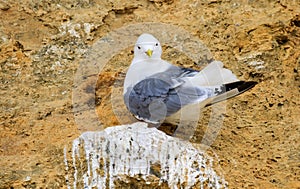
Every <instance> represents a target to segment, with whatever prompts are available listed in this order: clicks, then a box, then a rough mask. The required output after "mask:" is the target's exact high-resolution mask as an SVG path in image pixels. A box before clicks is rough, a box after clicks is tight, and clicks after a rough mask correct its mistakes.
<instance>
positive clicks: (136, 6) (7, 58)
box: [0, 0, 300, 188]
mask: <svg viewBox="0 0 300 189" xmlns="http://www.w3.org/2000/svg"><path fill="white" fill-rule="evenodd" d="M299 12H300V2H299V1H298V0H292V1H290V0H277V1H261V0H230V1H229V0H199V1H194V0H180V1H179V0H141V1H126V0H119V1H111V0H110V1H103V0H90V1H87V0H76V1H70V0H61V1H50V0H43V1H41V0H23V1H12V0H5V1H1V2H0V17H1V19H0V95H1V98H0V104H1V111H0V167H1V170H0V188H67V185H68V184H69V185H72V184H73V183H74V178H73V176H72V175H70V173H75V172H74V169H75V168H78V166H77V165H76V166H73V165H72V164H70V163H71V162H72V161H73V160H72V152H73V151H72V144H73V141H74V140H75V139H77V138H78V137H79V136H81V134H82V130H81V128H79V126H78V122H77V120H76V119H77V116H79V115H85V111H90V112H93V113H95V112H96V114H95V115H94V117H92V119H87V121H88V122H87V123H86V122H84V124H85V125H86V126H90V125H89V122H91V121H96V122H99V121H100V122H101V124H97V125H95V127H94V126H93V129H91V130H95V131H97V132H98V131H101V130H103V129H104V128H107V127H113V126H114V125H123V124H131V123H133V122H135V120H134V119H132V117H130V114H128V112H127V111H126V109H123V108H122V103H123V102H122V97H120V96H118V95H117V94H120V93H122V88H121V87H122V81H123V80H122V79H123V78H124V76H125V73H126V69H127V67H128V65H129V63H130V61H131V59H132V56H133V53H132V46H133V44H132V46H128V47H126V48H123V49H121V50H120V51H119V52H117V53H115V54H114V56H113V57H110V58H109V59H108V62H107V64H106V65H105V66H104V67H103V68H102V69H101V70H99V71H98V70H96V71H95V72H96V74H94V75H92V76H89V77H86V75H82V78H81V79H83V80H88V79H90V78H93V79H95V80H96V85H95V86H91V85H86V86H85V87H83V88H81V89H82V93H80V94H91V93H95V94H93V95H94V98H82V99H83V100H85V101H84V102H85V105H86V106H82V107H83V109H80V111H77V112H76V110H77V109H76V107H77V106H76V105H77V104H75V103H74V101H73V96H72V95H73V91H74V88H75V87H76V86H77V85H78V83H76V81H77V80H76V79H75V75H76V73H77V72H78V70H80V68H81V67H80V65H82V64H80V63H82V62H83V61H85V60H86V59H87V58H88V57H89V54H88V53H87V52H89V51H90V50H91V48H93V47H94V45H95V44H97V43H98V42H99V40H100V39H101V40H104V38H103V37H104V36H106V35H107V34H108V33H110V32H112V31H115V30H117V29H119V28H122V27H126V26H129V25H134V24H141V23H153V22H155V23H164V24H171V25H175V26H177V27H180V28H182V29H184V30H186V31H188V32H189V34H190V35H191V36H193V37H194V38H195V39H197V40H200V41H202V43H203V44H204V45H205V46H206V47H207V48H208V49H209V51H210V55H211V56H212V58H213V59H215V60H220V61H222V62H223V63H224V65H225V67H227V68H229V69H230V70H232V71H233V72H234V73H235V74H236V75H237V76H238V78H239V79H242V80H254V81H258V82H259V84H258V85H257V86H256V87H255V88H253V89H252V90H251V91H248V92H247V93H244V94H242V95H240V96H238V97H236V98H234V99H230V100H228V101H226V102H224V103H223V104H219V105H222V106H223V107H224V108H226V111H221V112H220V114H219V115H220V116H221V118H222V119H219V117H218V116H217V117H215V118H214V119H211V113H212V111H213V109H218V108H217V106H215V107H211V108H206V109H203V110H201V115H200V114H199V115H198V116H199V121H198V122H197V123H196V124H194V125H195V127H194V126H193V127H192V129H191V127H187V128H186V129H184V131H188V133H189V134H190V133H192V137H191V138H190V140H191V142H193V143H201V142H204V141H208V142H205V143H206V144H210V147H211V149H212V151H214V152H215V153H216V155H217V156H218V160H217V159H215V161H214V163H216V164H217V165H219V167H220V168H221V169H222V170H223V175H224V179H225V180H226V182H228V187H229V188H299V187H300V181H299V175H300V169H299V162H300V158H299V150H300V143H299V138H300V132H299V127H300V121H299V115H300V108H299V107H300V91H299V86H300V75H299V73H300V71H299V67H300V59H299V57H300V49H299V48H300V40H299V39H300V16H299ZM139 31H140V30H136V33H139ZM173 38H174V39H176V36H173ZM185 42H186V43H187V44H188V43H189V41H188V40H185ZM120 46H121V45H120ZM178 47H179V48H175V47H173V46H170V45H168V44H163V50H164V51H163V52H164V53H163V58H164V59H166V60H168V61H169V62H172V63H174V64H176V65H180V66H185V67H189V68H194V69H201V68H202V66H203V65H204V63H205V61H207V60H206V59H208V60H209V59H210V58H211V57H206V58H204V57H203V58H204V60H197V61H194V59H193V58H191V57H190V56H188V55H187V54H185V53H182V49H180V45H179V46H178ZM94 50H95V49H94ZM190 50H194V51H193V52H197V49H188V51H189V52H190ZM112 51H113V50H112ZM194 54H195V53H194ZM96 61H97V60H96ZM88 84H89V83H88ZM112 96H114V98H112ZM82 97H84V96H82ZM87 97H89V96H87ZM112 100H114V101H113V102H114V103H112ZM85 108H86V109H85ZM95 110H96V111H95ZM193 113H194V112H193ZM213 115H215V114H213ZM211 120H212V121H211ZM218 121H221V122H222V127H218V128H217V130H216V129H215V128H212V127H211V126H214V125H216V124H214V122H218ZM209 123H211V124H209ZM210 125H211V126H210ZM164 128H165V129H162V130H164V131H165V132H167V133H168V134H170V133H171V132H170V131H172V129H174V128H172V127H171V126H169V125H165V127H164ZM86 130H87V131H89V130H90V128H87V129H86ZM191 131H192V132H191ZM210 133H211V134H210ZM178 134H181V133H178ZM82 136H85V135H82ZM189 136H190V135H189ZM211 136H213V137H212V138H213V139H211V138H210V137H211ZM174 140H175V139H174ZM79 141H80V143H81V144H83V142H84V138H81V139H80V140H79ZM87 142H88V141H87ZM66 146H67V147H66ZM64 149H66V150H65V151H64ZM79 149H80V150H82V152H81V151H80V152H78V153H79V154H84V148H79ZM64 154H65V156H66V157H67V159H68V167H69V170H68V171H66V170H65V169H66V165H65V163H64ZM75 157H76V156H75ZM80 157H81V156H80ZM81 158H82V157H81ZM81 158H80V159H76V162H84V161H86V160H85V159H86V158H83V159H81ZM87 159H88V158H87ZM103 162H104V160H103ZM82 165H86V163H85V164H84V163H82ZM100 165H101V163H100ZM162 165H163V164H155V165H153V168H152V169H153V170H152V172H153V174H154V175H156V176H155V177H153V180H156V179H158V178H161V177H162V176H163V174H161V171H160V170H161V169H162V168H163V166H162ZM84 168H87V166H85V167H84ZM213 168H214V169H213V170H216V166H214V167H213ZM77 170H78V172H77V175H78V177H77V178H79V177H80V178H82V177H81V176H83V175H84V173H87V170H85V169H77ZM79 170H80V171H83V172H82V173H80V172H79ZM97 174H98V175H101V174H103V173H101V170H100V172H99V173H97ZM66 175H69V182H66ZM72 179H73V180H72ZM127 181H128V178H127V177H126V176H124V175H123V176H118V181H116V180H115V186H116V188H122V187H123V188H124V187H125V188H126V187H127V188H130V185H131V184H133V185H137V186H138V184H141V183H143V184H144V185H143V186H145V187H146V186H147V183H146V180H145V179H144V178H142V177H136V178H135V179H131V180H130V181H131V182H130V183H127ZM147 181H149V180H147ZM156 181H158V180H156ZM210 181H211V182H213V181H212V180H210ZM80 183H81V184H82V183H83V182H80ZM87 183H88V182H87ZM106 183H109V182H106ZM151 183H152V182H151ZM153 183H155V182H153ZM157 183H159V181H158V182H157ZM150 186H152V185H150ZM155 186H156V185H155ZM159 187H162V188H163V187H165V188H168V187H169V185H168V184H167V183H161V185H160V186H159ZM78 188H79V187H78ZM149 188H151V187H149Z"/></svg>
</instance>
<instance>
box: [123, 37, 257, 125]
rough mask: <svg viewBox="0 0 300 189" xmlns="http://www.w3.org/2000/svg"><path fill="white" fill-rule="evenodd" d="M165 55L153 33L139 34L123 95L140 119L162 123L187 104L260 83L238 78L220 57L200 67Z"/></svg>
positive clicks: (205, 101)
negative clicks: (172, 60) (180, 63)
mask: <svg viewBox="0 0 300 189" xmlns="http://www.w3.org/2000/svg"><path fill="white" fill-rule="evenodd" d="M161 55H162V47H161V44H160V42H159V41H158V40H157V39H156V38H155V37H154V36H153V35H151V34H148V33H144V34H142V35H140V36H139V37H138V39H137V42H136V44H135V46H134V58H133V60H132V62H131V64H130V66H129V68H128V71H127V73H126V77H125V80H124V90H123V97H124V102H125V105H126V107H127V109H128V110H129V111H130V112H131V113H132V114H133V115H134V116H135V117H136V118H137V119H138V120H140V121H144V122H147V123H151V124H159V123H162V122H163V121H164V120H165V118H166V117H168V116H171V115H173V114H175V113H176V112H178V111H179V110H180V109H181V108H183V107H185V106H187V105H191V104H196V103H202V105H203V107H205V106H209V105H212V104H214V103H217V102H220V101H223V100H226V99H228V98H231V97H234V96H236V95H239V94H241V93H243V92H245V91H247V90H249V89H251V88H252V87H254V86H255V85H256V84H257V82H255V81H240V80H238V79H237V77H236V76H235V75H234V74H233V73H232V72H231V71H230V70H228V69H226V68H223V63H222V62H220V61H215V60H214V61H212V62H210V63H209V64H208V65H207V66H206V67H205V68H204V69H203V70H201V71H197V70H194V69H191V68H184V67H178V66H175V65H173V64H170V63H169V62H167V61H165V60H163V59H161Z"/></svg>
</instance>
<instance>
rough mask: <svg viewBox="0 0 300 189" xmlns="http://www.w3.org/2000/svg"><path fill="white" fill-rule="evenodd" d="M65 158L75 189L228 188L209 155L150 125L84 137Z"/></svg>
mask: <svg viewBox="0 0 300 189" xmlns="http://www.w3.org/2000/svg"><path fill="white" fill-rule="evenodd" d="M65 157H66V158H65V163H66V170H67V176H66V180H67V181H68V182H67V184H68V187H70V188H127V186H126V184H122V183H127V184H128V183H131V187H133V185H134V187H135V188H166V187H169V188H195V189H196V188H227V184H226V182H225V180H224V178H222V176H219V175H218V174H217V173H216V172H215V171H214V169H213V159H212V158H211V157H209V156H208V155H206V154H205V152H202V151H199V150H197V149H196V148H195V147H194V146H193V145H192V144H191V143H189V142H186V141H181V140H179V139H176V138H174V137H170V136H167V135H166V134H165V133H163V132H162V131H159V130H157V129H156V128H148V127H147V124H145V123H135V124H132V125H124V126H116V127H111V128H107V129H105V130H103V131H100V132H86V133H83V134H82V135H81V136H80V137H79V138H78V139H75V140H74V141H73V146H72V155H71V158H69V159H68V158H67V154H65ZM136 179H139V180H142V181H141V182H137V183H135V182H134V181H133V180H136ZM117 186H119V187H117Z"/></svg>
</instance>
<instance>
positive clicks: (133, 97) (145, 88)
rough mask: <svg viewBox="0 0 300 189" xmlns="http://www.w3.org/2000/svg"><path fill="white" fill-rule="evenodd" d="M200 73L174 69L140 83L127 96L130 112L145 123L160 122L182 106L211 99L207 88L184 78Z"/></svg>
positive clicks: (128, 91)
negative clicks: (197, 85) (200, 99)
mask: <svg viewBox="0 0 300 189" xmlns="http://www.w3.org/2000/svg"><path fill="white" fill-rule="evenodd" d="M197 73H198V72H197V71H195V70H192V69H186V68H178V67H172V68H171V69H170V70H167V71H165V72H161V73H157V74H155V75H153V76H151V77H149V78H146V79H144V80H142V81H140V82H139V83H137V84H136V85H135V86H134V87H133V88H131V89H129V90H127V93H126V94H125V104H126V106H127V108H128V109H129V111H130V112H131V113H133V114H134V115H135V116H136V117H138V118H141V119H143V120H149V121H153V122H159V121H161V120H164V118H165V117H166V116H169V115H171V114H173V113H175V112H177V111H178V110H180V109H181V108H182V107H183V106H185V105H187V104H191V103H193V102H195V101H197V100H198V99H199V98H203V99H206V98H208V97H209V96H211V94H210V91H209V90H208V89H205V88H200V87H195V86H193V85H191V84H189V83H187V81H186V80H185V79H184V78H185V77H192V76H194V75H195V74H197Z"/></svg>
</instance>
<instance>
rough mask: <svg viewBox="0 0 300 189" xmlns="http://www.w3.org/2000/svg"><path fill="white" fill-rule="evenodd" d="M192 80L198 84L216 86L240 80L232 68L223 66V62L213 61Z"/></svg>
mask: <svg viewBox="0 0 300 189" xmlns="http://www.w3.org/2000/svg"><path fill="white" fill-rule="evenodd" d="M191 81H192V83H193V84H194V85H196V86H216V85H221V84H224V83H232V82H235V81H239V80H238V79H237V77H236V76H235V75H234V74H233V73H232V72H231V71H230V70H228V69H226V68H223V63H222V62H220V61H213V62H211V63H210V64H208V65H207V66H206V67H205V68H204V69H203V70H201V71H200V72H199V73H198V74H196V75H195V76H194V77H193V78H192V79H191Z"/></svg>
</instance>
